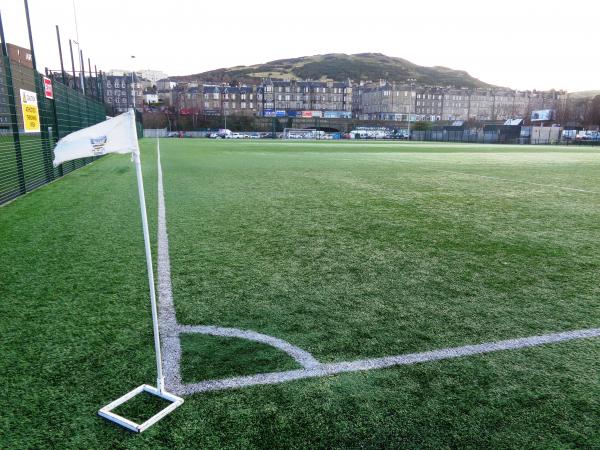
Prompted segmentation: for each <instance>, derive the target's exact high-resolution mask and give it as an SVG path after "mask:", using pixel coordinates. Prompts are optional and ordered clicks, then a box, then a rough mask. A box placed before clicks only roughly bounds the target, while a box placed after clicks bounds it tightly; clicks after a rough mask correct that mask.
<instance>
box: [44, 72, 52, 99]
mask: <svg viewBox="0 0 600 450" xmlns="http://www.w3.org/2000/svg"><path fill="white" fill-rule="evenodd" d="M44 95H45V96H46V98H49V99H50V100H53V99H54V92H53V91H52V80H51V79H50V78H47V77H44Z"/></svg>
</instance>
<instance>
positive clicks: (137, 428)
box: [98, 384, 183, 433]
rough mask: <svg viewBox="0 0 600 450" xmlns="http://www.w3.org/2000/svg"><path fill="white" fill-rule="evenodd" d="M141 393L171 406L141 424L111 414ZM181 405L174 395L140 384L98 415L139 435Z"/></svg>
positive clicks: (181, 400) (101, 410)
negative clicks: (165, 401) (164, 401)
mask: <svg viewBox="0 0 600 450" xmlns="http://www.w3.org/2000/svg"><path fill="white" fill-rule="evenodd" d="M141 392H147V393H149V394H152V395H155V396H156V397H160V398H162V399H165V400H167V401H169V402H171V404H170V405H169V406H167V407H166V408H165V409H163V410H161V411H159V412H158V413H156V414H155V415H153V416H152V417H150V418H149V419H148V420H146V421H145V422H144V423H141V424H137V423H135V422H132V421H131V420H129V419H126V418H125V417H121V416H119V415H118V414H115V413H114V412H112V410H113V409H115V408H116V407H118V406H120V405H122V404H123V403H125V402H126V401H127V400H130V399H132V398H133V397H135V396H136V395H138V394H140V393H141ZM182 403H183V399H182V398H181V397H177V396H176V395H174V394H170V393H168V392H167V391H160V390H159V389H156V388H155V387H152V386H150V385H147V384H142V385H141V386H138V387H136V388H135V389H134V390H133V391H131V392H128V393H127V394H125V395H124V396H122V397H120V398H118V399H116V400H115V401H114V402H112V403H109V404H108V405H106V406H105V407H104V408H102V409H100V411H98V415H100V416H102V417H104V418H105V419H107V420H110V421H111V422H114V423H116V424H117V425H121V426H122V427H124V428H127V429H128V430H131V431H134V432H136V433H141V432H142V431H144V430H145V429H146V428H149V427H150V426H152V425H153V424H155V423H156V422H158V421H159V420H160V419H162V418H163V417H165V416H166V415H167V414H169V413H170V412H171V411H173V410H174V409H175V408H177V407H178V406H180V405H181V404H182Z"/></svg>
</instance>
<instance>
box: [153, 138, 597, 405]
mask: <svg viewBox="0 0 600 450" xmlns="http://www.w3.org/2000/svg"><path fill="white" fill-rule="evenodd" d="M157 156H158V258H157V260H158V267H157V272H158V298H159V317H160V320H159V326H160V333H161V335H162V343H161V347H162V352H163V353H162V354H163V365H164V376H165V384H166V386H167V387H168V388H169V390H171V391H173V392H174V393H177V394H180V395H183V394H194V393H197V392H207V391H218V390H223V389H237V388H242V387H248V386H255V385H263V384H277V383H284V382H286V381H292V380H300V379H304V378H315V377H324V376H329V375H335V374H339V373H345V372H359V371H365V370H371V369H382V368H386V367H393V366H401V365H410V364H417V363H422V362H427V361H438V360H442V359H451V358H460V357H463V356H469V355H478V354H484V353H492V352H498V351H503V350H514V349H520V348H527V347H534V346H538V345H544V344H552V343H557V342H564V341H571V340H575V339H588V338H593V337H600V328H590V329H583V330H574V331H564V332H559V333H551V334H545V335H541V336H530V337H524V338H517V339H509V340H504V341H497V342H488V343H484V344H477V345H465V346H462V347H450V348H443V349H439V350H432V351H427V352H420V353H408V354H404V355H395V356H386V357H383V358H370V359H359V360H355V361H346V362H339V363H320V362H319V361H318V360H317V359H316V358H314V357H313V356H312V355H311V354H310V353H309V352H307V351H305V350H302V349H301V348H299V347H296V346H294V345H292V344H290V343H289V342H286V341H284V340H283V339H279V338H276V337H273V336H268V335H266V334H262V333H257V332H255V331H251V330H240V329H238V328H225V327H217V326H208V325H180V324H178V323H177V318H176V316H175V306H174V303H173V289H172V285H171V263H170V259H169V238H168V235H167V221H166V209H165V198H164V189H163V179H162V167H161V162H160V144H158V143H157ZM181 333H201V334H209V335H215V336H227V337H238V338H242V339H249V340H252V341H256V342H261V343H263V344H268V345H272V346H273V347H276V348H278V349H280V350H282V351H284V352H286V353H287V354H288V355H290V356H291V357H292V358H294V359H295V360H296V361H297V362H298V363H299V364H300V365H302V366H303V369H298V370H289V371H285V372H271V373H261V374H256V375H250V376H244V377H233V378H225V379H221V380H206V381H202V382H199V383H186V384H184V383H183V382H182V381H181V370H180V368H181V342H180V334H181Z"/></svg>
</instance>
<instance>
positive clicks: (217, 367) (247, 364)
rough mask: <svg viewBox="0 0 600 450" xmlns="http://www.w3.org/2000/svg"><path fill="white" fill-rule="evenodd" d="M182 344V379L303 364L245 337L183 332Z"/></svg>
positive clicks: (240, 374) (191, 380)
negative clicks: (237, 337)
mask: <svg viewBox="0 0 600 450" xmlns="http://www.w3.org/2000/svg"><path fill="white" fill-rule="evenodd" d="M181 346H182V349H183V355H182V358H181V360H182V363H183V364H182V366H181V378H182V380H183V382H184V383H193V382H197V381H202V380H210V379H215V378H228V377H234V376H243V375H253V374H255V373H263V372H279V371H282V370H293V369H301V368H302V367H301V366H300V365H299V364H298V363H297V362H296V361H294V360H293V359H292V358H291V357H290V356H288V355H287V354H286V353H283V352H281V351H280V350H278V349H276V348H273V347H271V346H270V345H266V344H259V343H257V342H252V341H248V340H245V339H236V338H226V337H220V336H207V335H202V334H183V335H181Z"/></svg>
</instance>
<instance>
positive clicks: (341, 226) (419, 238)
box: [0, 139, 600, 449]
mask: <svg viewBox="0 0 600 450" xmlns="http://www.w3.org/2000/svg"><path fill="white" fill-rule="evenodd" d="M142 142H143V144H142V147H143V163H144V176H145V180H144V181H145V187H146V196H147V202H148V214H149V220H150V227H151V233H152V237H153V241H154V240H155V239H154V236H155V235H156V201H157V199H156V182H157V180H156V155H155V144H154V141H153V140H144V141H142ZM161 150H162V161H163V171H164V187H165V196H166V208H167V223H168V232H169V239H170V257H171V272H172V281H173V295H174V299H175V307H176V311H177V317H178V320H179V321H180V322H181V323H186V324H202V325H219V326H232V327H238V328H245V329H251V330H254V331H258V332H262V333H266V334H271V335H273V336H276V337H278V338H282V339H285V340H287V341H289V342H291V343H292V344H294V345H297V346H299V347H301V348H303V349H305V350H308V351H310V352H311V353H312V354H313V355H314V356H315V357H316V358H318V359H319V360H322V361H332V362H337V361H344V360H352V359H356V358H365V357H377V356H387V355H394V354H401V353H408V352H413V351H422V350H430V349H436V348H441V347H447V346H454V345H463V344H471V343H480V342H485V341H492V340H497V339H507V338H513V337H522V336H529V335H532V334H541V333H547V332H555V331H561V330H569V329H576V328H588V327H598V326H599V325H600V322H599V321H598V317H599V313H600V307H599V302H598V294H599V288H598V286H597V273H598V269H599V264H600V263H599V259H598V257H597V255H598V253H599V250H600V248H599V247H600V239H599V238H600V228H599V227H598V226H597V223H598V213H599V210H598V209H599V206H600V205H599V200H600V181H598V180H599V177H598V175H600V153H599V151H598V150H594V149H580V148H568V149H563V148H560V147H552V148H550V147H526V146H523V147H502V146H483V147H482V146H469V145H465V146H462V145H428V144H414V143H391V144H390V143H371V142H367V143H365V142H353V143H346V142H343V143H313V142H307V143H282V142H263V141H251V142H248V141H222V142H216V141H211V140H192V139H190V140H181V139H168V140H162V141H161ZM506 180H509V181H506ZM560 186H562V187H569V188H574V189H582V190H586V191H590V192H581V191H575V190H569V189H562V188H560ZM155 244H156V242H153V245H154V246H155ZM0 265H1V267H0V269H1V272H0V273H1V274H2V275H1V278H0V298H1V299H2V302H0V317H2V320H1V321H0V343H1V345H0V373H1V374H2V376H3V400H4V401H3V404H4V408H3V411H4V412H3V414H2V415H0V448H3V449H5V448H6V449H13V448H14V449H23V448H111V449H112V448H182V449H184V448H269V449H271V448H348V447H351V448H357V447H360V448H382V447H383V448H390V447H393V448H456V447H460V448H481V447H488V448H489V447H492V448H515V447H526V448H573V447H585V448H594V447H600V430H599V428H598V426H597V425H598V423H599V422H600V377H599V376H598V374H599V372H598V370H599V368H600V367H599V365H598V361H599V357H600V342H599V340H598V339H590V340H584V341H577V342H568V343H561V344H555V345H547V346H543V347H537V348H530V349H524V350H518V351H506V352H501V353H496V354H488V355H481V356H472V357H468V358H461V359H456V360H448V361H437V362H430V363H424V364H418V365H414V366H403V367H396V368H390V369H385V370H375V371H369V372H363V373H352V374H344V375H338V376H332V377H325V378H315V379H307V380H300V381H295V382H289V383H284V384H280V385H273V386H255V387H251V388H245V389H239V390H232V391H221V392H212V393H205V394H196V395H192V396H189V397H187V398H186V401H185V403H184V404H183V406H181V407H180V408H178V409H177V410H176V411H175V412H174V413H172V414H171V415H169V416H168V417H166V418H164V419H163V420H161V421H160V422H159V423H158V424H156V425H154V426H153V427H151V428H150V429H149V430H147V431H146V432H144V433H143V434H141V435H135V434H132V433H129V432H127V431H125V430H122V429H120V428H118V427H116V426H114V425H111V424H109V423H108V422H107V421H105V420H103V419H101V418H99V417H98V416H97V415H96V413H97V410H98V409H99V408H100V407H102V406H104V405H106V404H107V403H109V402H111V401H112V400H114V399H116V398H117V397H119V396H121V395H123V394H124V393H126V392H127V391H129V390H131V389H133V388H134V387H136V386H138V385H139V384H142V383H148V384H152V385H154V384H155V376H156V375H155V372H154V371H155V367H154V354H153V348H152V328H151V319H150V310H149V301H148V293H147V289H148V288H147V280H146V274H145V262H144V253H143V241H142V235H141V224H140V218H139V205H138V200H137V189H136V180H135V172H134V167H133V165H132V163H131V162H130V161H129V158H128V157H127V156H117V155H113V156H109V157H105V158H102V159H100V160H98V161H96V162H94V163H93V164H91V165H90V166H87V167H84V168H82V169H79V170H77V171H75V172H73V173H71V174H69V175H68V176H66V177H65V178H64V179H62V180H59V181H57V182H55V183H52V184H50V185H47V186H44V187H43V188H41V189H39V190H37V191H35V192H33V193H31V194H28V195H26V196H24V197H22V198H19V199H17V200H16V201H14V202H12V203H10V204H9V205H6V206H4V207H2V208H0ZM182 343H183V360H182V370H183V375H184V381H200V380H202V379H205V378H214V377H223V376H234V375H245V374H249V373H256V372H262V371H276V370H288V369H289V368H293V367H295V363H294V362H293V361H292V360H290V359H289V358H288V357H287V355H285V354H281V353H280V352H278V351H277V350H275V349H271V348H268V347H267V348H265V347H264V346H262V345H260V344H255V343H252V342H247V341H242V340H238V339H229V338H215V337H208V336H200V335H185V336H183V339H182ZM136 402H137V403H132V404H131V405H126V406H124V407H123V408H124V409H123V410H122V411H123V414H126V415H128V417H130V418H133V419H135V420H140V421H141V420H143V419H145V418H147V417H148V416H150V415H152V413H153V412H155V411H156V410H157V409H158V408H160V406H161V405H159V404H155V403H154V402H152V401H148V399H144V398H140V399H136Z"/></svg>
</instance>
